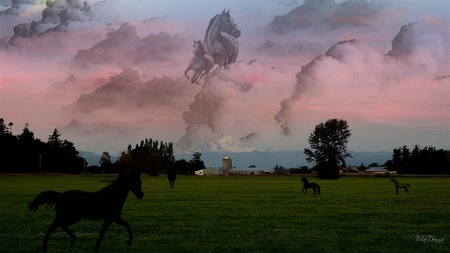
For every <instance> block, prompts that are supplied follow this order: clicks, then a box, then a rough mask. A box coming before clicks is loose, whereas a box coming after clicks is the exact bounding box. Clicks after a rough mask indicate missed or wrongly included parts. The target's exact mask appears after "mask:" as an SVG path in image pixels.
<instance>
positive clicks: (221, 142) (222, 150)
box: [80, 136, 392, 168]
mask: <svg viewBox="0 0 450 253" xmlns="http://www.w3.org/2000/svg"><path fill="white" fill-rule="evenodd" d="M195 152H200V153H201V154H202V157H201V158H202V160H203V162H204V163H205V165H206V167H222V159H223V157H224V156H228V157H230V158H231V159H232V162H233V166H235V167H237V168H247V167H248V166H252V165H254V166H256V167H258V168H273V167H275V166H276V165H279V166H283V167H284V168H298V167H300V166H308V167H311V166H313V164H310V163H308V162H306V156H305V154H304V153H303V150H278V151H276V150H263V149H258V148H253V147H251V146H249V145H247V144H245V143H244V142H242V141H239V140H237V139H235V138H233V137H230V136H225V137H222V138H220V139H218V140H214V141H209V142H206V143H203V144H201V145H199V146H198V147H194V148H191V149H189V150H185V151H176V153H175V159H177V160H181V159H185V160H188V161H189V160H191V159H192V157H193V156H192V155H193V154H194V153H195ZM350 153H351V154H352V156H353V158H348V159H347V160H346V161H347V165H355V166H359V165H361V164H364V165H366V166H367V165H369V164H371V163H378V164H380V165H381V164H384V163H385V162H386V161H388V160H390V159H391V158H392V154H391V153H390V152H387V151H378V152H361V151H350ZM80 155H81V156H82V157H83V158H85V159H86V160H87V162H88V164H89V165H98V164H99V161H100V157H101V155H99V154H95V153H92V152H86V151H80ZM117 159H118V157H112V159H111V160H112V161H113V162H114V161H116V160H117Z"/></svg>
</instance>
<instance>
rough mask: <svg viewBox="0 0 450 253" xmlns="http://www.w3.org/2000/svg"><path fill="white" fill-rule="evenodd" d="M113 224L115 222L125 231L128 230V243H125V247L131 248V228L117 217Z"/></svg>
mask: <svg viewBox="0 0 450 253" xmlns="http://www.w3.org/2000/svg"><path fill="white" fill-rule="evenodd" d="M114 222H116V223H117V224H119V225H122V226H124V227H125V228H126V229H127V230H128V241H127V245H128V246H131V243H132V242H133V234H132V233H131V226H130V224H129V223H128V222H126V221H125V220H124V219H122V218H121V217H118V218H116V219H115V220H114Z"/></svg>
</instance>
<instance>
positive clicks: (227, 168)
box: [222, 156, 233, 175]
mask: <svg viewBox="0 0 450 253" xmlns="http://www.w3.org/2000/svg"><path fill="white" fill-rule="evenodd" d="M222 161H223V166H222V169H223V174H224V175H228V171H230V170H231V169H232V168H233V163H232V161H231V158H229V157H228V156H224V157H223V160H222Z"/></svg>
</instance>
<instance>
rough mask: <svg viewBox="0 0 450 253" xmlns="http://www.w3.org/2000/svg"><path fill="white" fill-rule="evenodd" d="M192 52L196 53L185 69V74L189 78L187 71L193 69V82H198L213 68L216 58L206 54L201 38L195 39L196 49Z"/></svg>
mask: <svg viewBox="0 0 450 253" xmlns="http://www.w3.org/2000/svg"><path fill="white" fill-rule="evenodd" d="M192 53H193V54H194V57H193V58H192V60H191V62H190V63H189V66H188V67H187V69H186V70H185V71H184V76H186V78H187V79H189V76H188V75H187V73H188V72H189V71H190V70H193V71H194V75H193V76H192V78H191V83H198V82H199V81H200V80H201V79H202V78H203V77H204V76H205V75H206V74H208V73H209V71H210V70H211V69H212V68H213V66H214V60H213V58H212V57H211V56H210V55H208V54H205V50H204V49H203V45H202V41H201V40H199V41H196V40H194V49H193V52H192Z"/></svg>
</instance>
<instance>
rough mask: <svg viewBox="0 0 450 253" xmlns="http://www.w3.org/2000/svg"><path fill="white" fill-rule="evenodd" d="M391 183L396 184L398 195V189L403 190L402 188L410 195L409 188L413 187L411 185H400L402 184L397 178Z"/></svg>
mask: <svg viewBox="0 0 450 253" xmlns="http://www.w3.org/2000/svg"><path fill="white" fill-rule="evenodd" d="M389 181H391V182H394V184H395V192H396V193H397V194H398V189H401V188H403V189H405V192H406V193H407V194H409V188H410V187H411V185H410V184H400V182H399V181H397V180H396V179H395V178H393V179H391V180H389Z"/></svg>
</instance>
